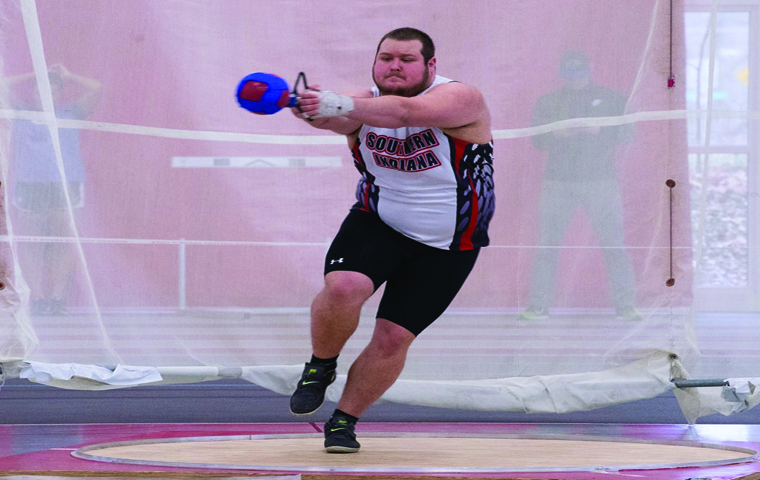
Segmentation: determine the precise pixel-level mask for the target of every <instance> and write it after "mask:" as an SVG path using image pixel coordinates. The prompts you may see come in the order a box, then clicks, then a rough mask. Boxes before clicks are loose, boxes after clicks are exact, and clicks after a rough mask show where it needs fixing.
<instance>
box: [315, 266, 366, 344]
mask: <svg viewBox="0 0 760 480" xmlns="http://www.w3.org/2000/svg"><path fill="white" fill-rule="evenodd" d="M374 291H375V287H374V285H373V283H372V280H370V278H369V277H367V276H366V275H364V274H362V273H358V272H346V271H335V272H330V273H328V274H327V275H326V276H325V286H324V288H323V289H322V291H321V292H319V294H318V295H317V296H316V298H315V299H314V302H312V304H311V344H312V348H313V351H314V355H315V356H316V357H319V358H333V357H336V356H338V354H340V351H341V350H342V349H343V346H344V345H345V344H346V341H348V339H349V338H350V337H351V335H353V333H354V331H355V330H356V327H357V326H358V325H359V314H360V313H361V308H362V305H364V302H366V301H367V299H368V298H369V297H371V296H372V294H373V293H374Z"/></svg>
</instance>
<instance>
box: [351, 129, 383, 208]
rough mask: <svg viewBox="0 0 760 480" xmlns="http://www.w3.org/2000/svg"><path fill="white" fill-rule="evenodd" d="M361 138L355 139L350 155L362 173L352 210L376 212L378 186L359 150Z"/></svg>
mask: <svg viewBox="0 0 760 480" xmlns="http://www.w3.org/2000/svg"><path fill="white" fill-rule="evenodd" d="M360 146H361V140H359V139H358V138H357V139H356V143H354V146H353V148H352V149H351V155H352V156H353V157H354V166H356V169H357V170H359V173H361V174H362V176H361V178H360V179H359V184H358V185H357V186H356V203H355V204H354V206H353V207H351V209H352V210H363V211H365V212H374V213H377V203H378V201H379V200H380V187H378V186H377V185H375V176H374V175H372V174H371V173H370V172H369V170H367V164H366V163H365V162H364V158H363V156H362V152H361V151H360V150H359V147H360Z"/></svg>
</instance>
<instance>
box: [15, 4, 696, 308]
mask: <svg viewBox="0 0 760 480" xmlns="http://www.w3.org/2000/svg"><path fill="white" fill-rule="evenodd" d="M662 3H664V2H662ZM37 4H38V9H39V17H40V24H41V28H42V34H43V41H44V44H45V45H44V46H45V54H46V57H47V62H48V64H53V63H63V64H64V65H66V66H67V67H68V68H69V69H70V70H71V71H73V72H75V73H78V74H82V75H86V76H88V77H92V78H97V79H99V80H100V81H101V82H102V83H103V85H104V89H103V99H102V101H101V103H100V105H99V107H98V108H97V110H96V111H95V112H94V114H93V115H92V116H91V117H90V120H93V121H100V122H109V123H118V124H129V125H140V126H150V127H163V128H174V129H187V130H206V131H218V132H239V133H262V134H279V135H314V134H317V135H319V134H322V132H317V131H313V130H310V129H309V128H308V127H307V126H305V125H303V124H301V123H297V122H295V121H294V119H293V118H292V117H291V116H290V114H289V113H288V112H281V113H280V114H278V115H276V116H272V117H260V116H253V115H250V114H248V113H247V112H245V111H244V110H242V109H240V108H238V107H237V106H236V104H235V102H234V98H233V93H234V88H235V86H236V84H237V82H238V80H239V79H240V78H241V77H242V76H244V75H245V74H247V73H250V72H253V71H260V70H263V71H270V72H273V73H278V74H281V75H282V76H284V77H285V78H287V79H288V81H290V82H292V81H293V79H294V78H295V75H296V74H297V72H298V71H300V70H303V71H305V72H306V73H307V75H308V77H309V81H310V82H312V83H319V84H321V85H322V86H323V87H324V88H329V89H333V90H342V89H346V88H353V87H362V86H370V82H371V78H370V75H369V71H370V67H371V62H372V55H373V53H374V49H375V47H376V42H377V41H378V40H379V38H380V37H381V36H382V34H383V33H385V32H386V31H388V30H390V29H392V28H396V27H399V26H407V25H408V26H416V27H418V28H421V29H423V30H426V31H428V33H430V34H431V36H432V37H433V39H434V40H435V41H436V43H437V47H438V55H437V56H438V60H439V63H438V64H439V73H441V74H443V75H445V76H449V77H452V78H456V79H459V80H462V81H464V82H466V83H471V84H473V85H476V86H478V87H479V88H480V89H481V90H482V91H483V93H484V94H485V96H486V98H487V100H488V103H489V106H490V109H491V113H492V116H493V126H494V129H495V130H504V129H516V128H525V127H529V126H530V123H531V116H532V111H533V106H534V104H535V101H536V99H537V98H538V97H540V96H541V95H543V94H545V93H547V92H549V91H551V90H553V89H556V88H558V87H559V85H560V80H559V79H558V78H557V75H556V71H557V63H558V61H559V58H560V56H561V54H562V53H563V52H564V51H565V50H570V49H582V50H585V51H587V52H588V53H589V56H590V57H591V60H592V63H593V77H594V79H595V81H596V83H598V84H601V85H604V86H608V87H610V88H613V89H616V90H618V91H622V92H631V90H632V88H633V85H634V81H635V79H636V77H637V74H638V72H639V70H640V69H642V71H643V74H642V75H641V77H640V80H641V81H640V84H639V85H638V87H637V89H636V91H635V92H634V93H633V96H632V98H631V100H630V102H629V106H630V107H631V108H632V111H641V110H669V109H679V108H682V107H683V102H682V100H681V99H682V97H683V89H680V90H678V89H676V90H675V91H668V90H667V88H665V85H666V79H667V65H668V55H669V45H670V40H669V31H668V28H669V21H668V17H667V13H668V12H667V11H665V7H666V6H665V5H664V4H663V5H662V11H659V12H657V20H656V21H655V23H654V35H653V37H652V44H651V47H650V50H649V51H648V52H646V53H647V55H646V56H645V51H644V47H645V44H646V41H647V36H648V34H649V32H650V28H651V27H652V23H653V21H654V20H653V16H652V14H653V12H652V9H653V6H654V4H655V2H654V0H631V1H627V2H625V7H621V5H622V4H621V3H620V2H609V1H603V0H570V1H567V0H548V1H543V2H540V5H541V8H537V4H538V2H524V1H517V0H514V1H496V0H494V1H477V2H456V1H444V2H435V3H431V2H427V1H424V2H423V1H416V2H408V1H396V2H373V3H372V4H367V5H363V4H361V3H356V2H348V1H345V2H344V1H341V2H329V3H327V4H325V3H320V4H316V3H314V4H313V5H312V4H305V3H303V2H266V1H255V2H251V1H242V0H240V1H225V2H179V1H164V2H154V1H148V0H137V1H130V2H121V1H115V0H114V1H112V0H69V1H67V2H58V1H55V0H44V1H38V2H37ZM8 16H9V19H10V21H9V22H7V23H6V25H7V32H6V37H7V46H6V50H8V51H10V52H12V54H11V55H6V56H5V58H6V59H7V60H6V64H5V71H6V74H15V73H21V72H24V71H29V70H31V61H30V59H29V57H28V55H27V54H26V53H25V52H27V51H28V46H27V45H26V40H25V34H24V31H23V26H22V24H21V21H20V15H19V14H18V12H17V10H15V8H9V9H8ZM676 23H677V24H678V22H676ZM315 26H316V27H315ZM677 28H678V32H676V36H675V38H676V39H678V38H680V36H679V35H680V30H681V27H680V25H677ZM681 49H682V45H681V44H680V43H677V45H676V55H677V56H678V57H677V60H681V57H682V52H681ZM681 63H682V61H681V62H678V61H676V62H675V64H676V65H681ZM678 68H679V72H678V73H680V70H681V69H682V67H680V66H679V67H678ZM681 78H682V76H681ZM683 128H684V127H683V123H682V122H678V121H664V120H663V121H652V122H644V123H640V124H638V125H637V126H636V138H635V141H634V142H633V143H632V144H630V145H629V146H628V147H627V148H624V149H622V150H621V151H620V155H619V158H618V162H619V163H618V172H619V178H620V180H621V186H622V191H623V196H624V204H625V211H626V214H625V236H626V241H627V243H628V244H629V245H630V246H635V247H667V245H668V233H669V232H668V229H667V228H666V227H667V224H668V223H667V220H668V219H667V217H666V215H667V213H668V204H667V201H668V199H667V193H668V192H667V188H666V187H665V186H664V184H665V180H666V179H667V178H675V179H676V180H677V181H679V184H680V185H683V186H684V188H683V189H682V190H680V191H679V192H680V193H681V194H682V195H686V193H685V192H686V191H687V190H686V188H685V186H686V185H687V182H686V180H687V175H686V164H685V153H684V144H685V136H684V130H683ZM82 143H83V154H84V158H85V162H86V167H87V172H88V182H87V200H88V202H87V206H86V208H85V209H84V211H82V212H81V214H80V215H79V217H78V221H79V227H80V234H81V235H83V236H86V237H98V238H99V237H106V238H132V239H170V240H176V239H180V238H186V239H190V240H207V241H213V240H225V241H226V240H234V241H269V242H309V243H317V244H319V243H323V242H325V241H326V239H327V238H328V237H330V236H332V235H333V234H334V232H335V231H336V229H337V227H338V225H339V224H340V221H341V220H342V218H343V216H344V215H345V213H346V211H347V209H348V208H349V207H350V205H351V204H352V202H353V189H354V185H355V181H356V179H357V174H356V172H355V171H354V169H353V166H352V162H351V161H350V156H349V153H348V150H347V149H346V148H345V147H343V146H336V145H317V146H311V147H309V146H306V147H304V146H298V145H280V146H278V145H264V144H250V143H231V142H207V141H199V140H175V139H165V138H158V137H151V136H143V135H125V134H115V133H102V132H95V131H84V132H83V133H82ZM495 147H496V184H497V198H498V202H497V211H496V217H495V219H494V222H493V227H492V230H491V238H492V243H493V245H494V246H495V247H497V248H491V249H487V250H486V251H484V253H483V257H482V259H481V262H480V263H479V265H478V266H477V267H476V271H475V274H474V275H473V276H472V277H471V278H470V280H469V281H468V284H467V285H466V287H465V290H464V291H463V292H462V294H461V295H460V298H459V299H458V300H457V305H458V306H460V307H468V308H475V307H488V308H490V307H516V306H519V305H524V304H525V302H526V298H525V297H526V294H527V288H528V283H529V271H530V262H531V259H532V255H533V251H534V250H533V249H530V248H524V249H521V248H517V247H520V246H531V245H534V244H535V242H536V235H537V232H536V227H537V211H536V210H537V201H538V195H539V191H540V185H541V179H542V174H543V170H544V163H545V154H544V153H543V152H541V151H538V150H536V149H535V148H534V147H533V146H532V144H531V140H530V138H517V139H510V140H497V141H496V146H495ZM304 155H308V156H340V157H341V158H342V159H343V167H341V168H339V169H329V168H327V169H311V168H309V169H173V168H172V167H171V157H173V156H304ZM676 215H677V219H676V220H677V225H678V226H679V228H677V231H676V235H677V237H676V238H677V242H678V244H680V245H685V246H688V245H689V244H690V231H689V227H688V225H689V220H688V218H689V217H688V198H685V197H680V198H679V202H678V208H677V209H676ZM664 216H665V217H664ZM18 233H22V234H23V232H18ZM566 244H567V245H594V244H595V239H594V237H593V234H592V233H591V230H590V228H589V227H588V223H587V221H586V220H585V219H584V217H583V216H582V215H579V216H578V217H577V218H576V219H575V221H574V223H573V227H572V229H571V232H570V233H569V234H568V237H567V239H566ZM499 247H502V248H499ZM504 247H510V248H504ZM86 252H87V254H88V263H89V265H90V269H91V273H92V276H93V279H94V282H95V289H96V293H97V295H98V297H99V301H100V302H101V303H102V304H103V305H104V306H173V305H174V304H176V299H177V294H178V293H177V278H176V272H177V269H178V265H177V253H176V249H175V248H174V247H169V246H149V247H139V246H131V247H127V246H119V245H97V246H88V247H87V248H86ZM323 254H324V247H321V246H319V245H316V246H311V247H228V246H222V247H212V246H208V247H200V246H197V247H190V248H189V249H188V300H189V302H190V304H191V305H202V306H211V305H214V306H245V307H274V306H306V305H308V303H309V302H310V299H311V297H312V296H313V294H314V293H315V292H316V291H317V290H318V289H319V287H320V282H321V268H322V267H321V264H322V257H323ZM667 254H668V252H667V250H666V249H662V250H646V249H645V250H631V256H632V258H633V259H634V264H635V270H636V278H637V284H638V290H639V302H640V303H642V304H644V305H662V304H668V305H675V304H688V302H689V299H690V285H691V279H690V277H689V275H690V273H689V271H688V270H689V268H690V267H689V265H690V257H689V258H683V259H681V261H680V263H679V266H678V267H679V269H680V272H679V274H680V275H682V277H679V278H681V279H682V281H681V280H679V282H678V284H677V286H676V288H674V289H670V290H669V289H667V288H665V287H664V281H665V279H666V278H667V276H668V264H667V262H668V255H667ZM561 258H562V260H561V266H560V271H559V273H558V279H559V280H558V282H559V288H558V294H557V295H558V296H557V298H558V301H559V302H560V303H562V304H563V305H565V306H591V307H604V306H608V305H609V301H608V299H607V296H606V295H600V294H599V293H600V292H606V288H607V287H606V274H605V268H604V262H603V261H602V257H601V254H600V253H599V251H595V250H588V251H584V252H583V253H577V252H576V251H568V252H565V253H563V256H562V257H561ZM579 265H580V266H579ZM579 276H580V277H582V278H583V282H582V285H579V282H578V278H579ZM114 278H118V279H120V280H119V281H118V282H114Z"/></svg>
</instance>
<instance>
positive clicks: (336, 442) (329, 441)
mask: <svg viewBox="0 0 760 480" xmlns="http://www.w3.org/2000/svg"><path fill="white" fill-rule="evenodd" d="M355 427H356V424H355V423H354V422H352V421H351V420H348V419H346V418H342V417H332V418H331V419H330V420H328V421H327V423H325V450H327V453H355V452H358V451H359V447H361V445H359V442H357V441H356V433H354V428H355Z"/></svg>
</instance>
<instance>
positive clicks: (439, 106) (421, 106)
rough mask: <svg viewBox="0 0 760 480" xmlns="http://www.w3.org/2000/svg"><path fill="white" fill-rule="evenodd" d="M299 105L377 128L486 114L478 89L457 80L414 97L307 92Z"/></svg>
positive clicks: (443, 124) (455, 121)
mask: <svg viewBox="0 0 760 480" xmlns="http://www.w3.org/2000/svg"><path fill="white" fill-rule="evenodd" d="M301 107H302V108H303V109H304V111H305V112H306V113H308V114H309V115H311V116H313V117H316V118H320V117H335V116H344V115H345V116H347V117H348V118H350V119H351V120H355V121H356V122H358V123H360V124H365V125H369V126H372V127H380V128H399V127H439V128H459V127H464V126H467V125H473V124H476V123H477V122H479V121H483V120H486V121H487V119H488V118H489V116H488V115H489V114H488V109H487V107H486V103H485V100H484V99H483V95H482V94H481V93H480V91H479V90H478V89H477V88H475V87H471V86H469V85H465V84H463V83H458V82H451V83H444V84H442V85H438V86H436V87H434V88H432V89H430V91H428V92H427V93H425V95H418V96H415V97H401V96H397V95H384V96H380V97H372V98H351V97H347V96H345V95H338V94H336V93H334V92H329V91H328V92H319V93H313V94H312V93H309V94H308V95H303V96H302V98H301Z"/></svg>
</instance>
